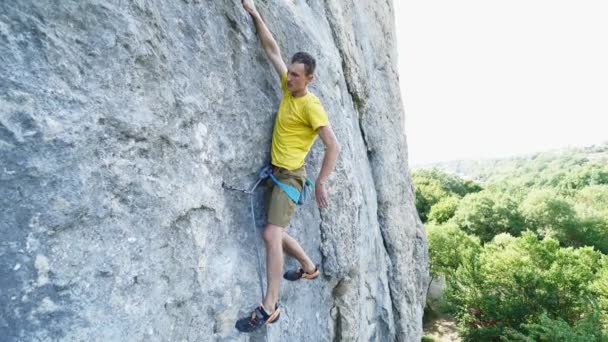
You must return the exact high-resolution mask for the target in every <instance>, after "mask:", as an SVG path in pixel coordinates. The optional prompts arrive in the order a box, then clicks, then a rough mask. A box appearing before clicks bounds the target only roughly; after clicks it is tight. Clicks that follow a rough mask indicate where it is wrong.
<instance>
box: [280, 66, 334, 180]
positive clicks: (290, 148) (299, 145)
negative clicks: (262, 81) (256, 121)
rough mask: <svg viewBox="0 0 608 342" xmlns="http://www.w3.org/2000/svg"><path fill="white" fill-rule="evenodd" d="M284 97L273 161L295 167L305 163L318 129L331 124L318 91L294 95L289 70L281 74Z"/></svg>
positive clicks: (284, 165) (287, 166)
mask: <svg viewBox="0 0 608 342" xmlns="http://www.w3.org/2000/svg"><path fill="white" fill-rule="evenodd" d="M281 88H282V89H283V99H282V100H281V104H280V106H279V110H278V112H277V118H276V120H275V122H274V131H273V132H272V148H271V151H270V155H271V158H272V164H273V165H276V166H280V167H283V168H286V169H288V170H295V169H298V168H300V167H301V166H302V165H304V158H306V155H307V154H308V151H310V147H311V146H312V144H313V142H314V141H315V138H316V137H317V129H318V128H319V127H322V126H327V125H328V124H329V119H328V118H327V113H326V112H325V109H323V105H321V101H319V98H317V97H316V96H315V95H314V94H312V93H308V94H306V95H304V96H302V97H293V96H291V93H290V92H289V90H287V72H285V73H284V74H283V75H281Z"/></svg>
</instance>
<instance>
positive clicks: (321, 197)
mask: <svg viewBox="0 0 608 342" xmlns="http://www.w3.org/2000/svg"><path fill="white" fill-rule="evenodd" d="M317 134H319V136H320V137H321V140H322V141H323V144H325V156H324V157H323V165H322V166H321V172H319V176H318V177H317V181H316V182H315V195H316V197H317V204H318V205H319V208H327V206H328V204H329V202H328V196H327V189H325V184H326V183H327V177H329V175H330V174H331V173H332V172H333V171H334V168H335V167H336V161H337V160H338V154H340V150H341V147H340V144H338V141H337V140H336V136H335V135H334V131H333V130H332V129H331V126H329V125H328V126H322V127H319V129H317Z"/></svg>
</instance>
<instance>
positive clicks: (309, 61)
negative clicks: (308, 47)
mask: <svg viewBox="0 0 608 342" xmlns="http://www.w3.org/2000/svg"><path fill="white" fill-rule="evenodd" d="M316 66H317V62H316V61H315V59H314V58H313V57H312V56H311V55H310V54H308V53H306V52H298V53H296V54H295V55H293V57H291V64H290V65H289V66H288V67H287V69H288V71H287V89H289V91H290V92H291V93H292V94H294V93H295V94H298V93H301V92H303V91H304V90H305V89H306V87H307V86H308V84H310V82H312V81H313V79H314V72H315V68H316ZM295 94H294V95H295Z"/></svg>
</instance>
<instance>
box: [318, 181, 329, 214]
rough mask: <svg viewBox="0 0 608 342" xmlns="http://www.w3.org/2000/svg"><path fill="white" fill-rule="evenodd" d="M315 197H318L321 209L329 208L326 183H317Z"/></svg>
mask: <svg viewBox="0 0 608 342" xmlns="http://www.w3.org/2000/svg"><path fill="white" fill-rule="evenodd" d="M315 195H316V197H317V205H318V206H319V208H327V206H328V197H327V190H326V189H325V183H322V182H317V183H316V184H315Z"/></svg>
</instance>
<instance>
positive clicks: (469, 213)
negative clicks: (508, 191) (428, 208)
mask: <svg viewBox="0 0 608 342" xmlns="http://www.w3.org/2000/svg"><path fill="white" fill-rule="evenodd" d="M452 222H454V223H455V224H456V225H457V226H458V227H460V228H461V229H462V230H463V231H464V232H466V233H467V234H473V235H475V236H477V237H479V238H480V239H481V241H482V242H486V241H490V240H491V239H492V238H493V237H494V236H495V235H497V234H500V233H509V234H511V235H519V233H520V232H521V231H522V230H523V229H524V219H523V217H522V215H521V214H520V213H519V205H518V203H517V202H516V201H515V200H514V199H513V198H511V197H510V196H508V195H504V194H500V193H495V192H489V191H482V192H478V193H474V194H469V195H467V196H465V197H464V198H463V199H462V200H461V201H460V205H459V206H458V209H457V210H456V212H455V214H454V217H453V218H452Z"/></svg>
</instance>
